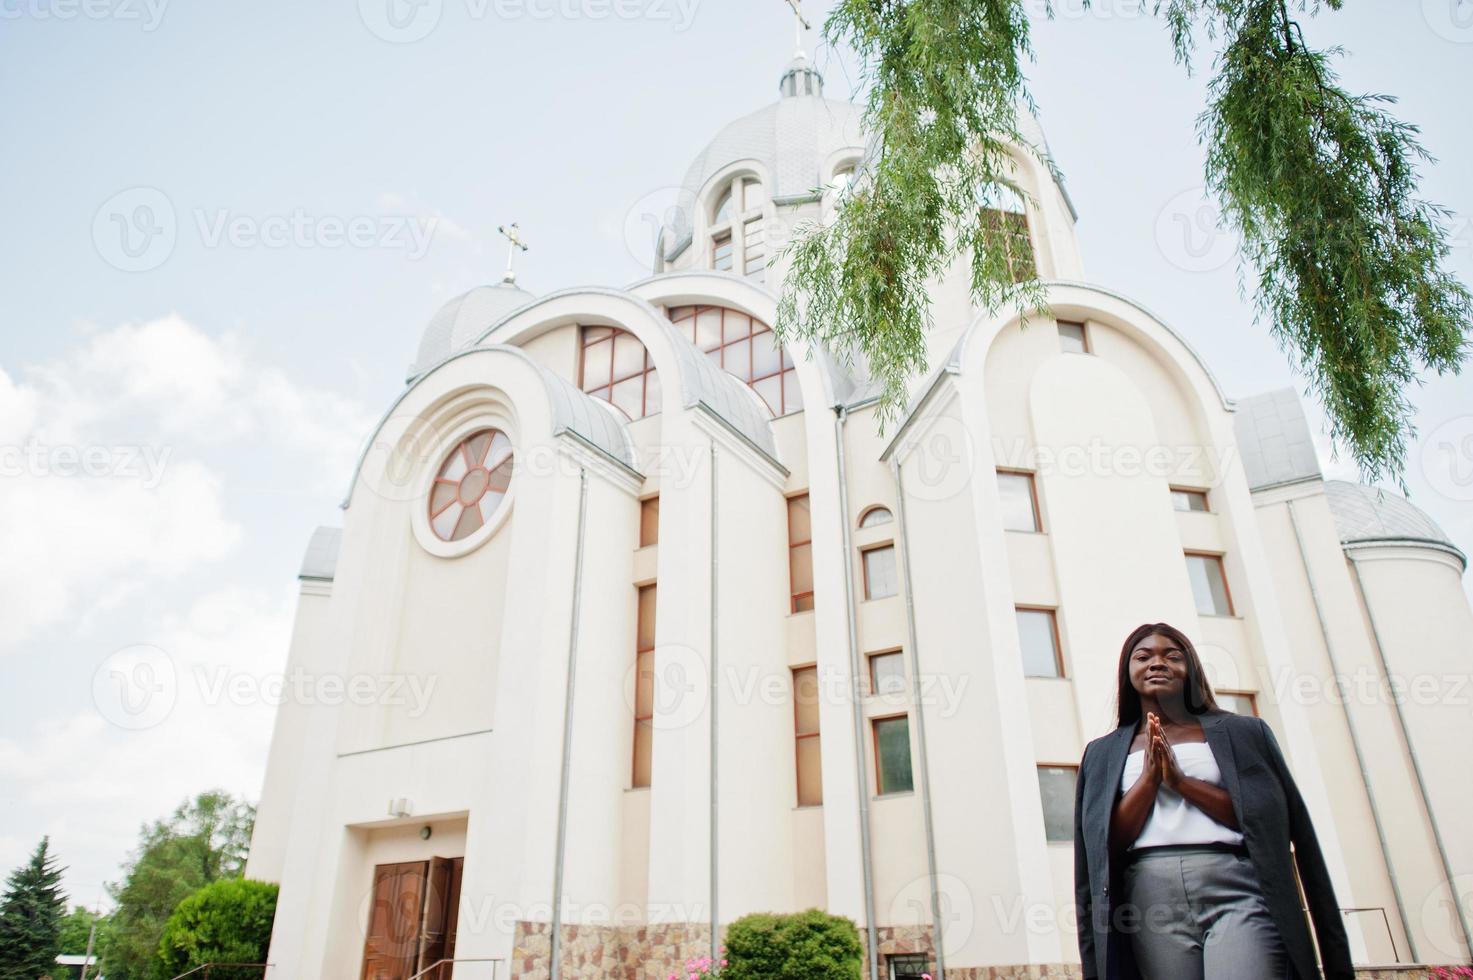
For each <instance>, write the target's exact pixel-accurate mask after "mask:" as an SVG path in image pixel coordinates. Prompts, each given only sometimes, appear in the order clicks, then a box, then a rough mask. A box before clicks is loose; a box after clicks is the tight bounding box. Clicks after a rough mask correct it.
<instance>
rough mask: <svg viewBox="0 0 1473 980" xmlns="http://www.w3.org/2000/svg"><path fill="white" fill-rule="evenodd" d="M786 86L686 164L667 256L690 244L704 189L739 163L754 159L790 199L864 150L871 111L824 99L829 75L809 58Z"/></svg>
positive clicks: (792, 67)
mask: <svg viewBox="0 0 1473 980" xmlns="http://www.w3.org/2000/svg"><path fill="white" fill-rule="evenodd" d="M778 87H779V91H780V92H781V93H782V98H780V99H779V100H778V101H776V102H774V103H772V104H771V105H768V106H765V107H763V108H761V109H758V110H757V111H756V112H754V113H751V114H750V115H747V116H743V117H742V118H740V119H738V120H736V121H735V122H732V123H730V124H728V125H727V126H725V127H724V128H723V129H722V130H721V131H720V132H719V133H717V134H716V137H715V138H714V139H712V140H711V142H710V143H708V144H706V148H705V149H703V150H702V151H701V152H700V153H698V154H697V155H696V158H695V160H694V162H692V163H691V165H690V168H689V169H688V170H686V172H685V180H684V181H682V183H681V190H680V200H679V206H678V208H677V209H676V212H675V217H674V219H673V220H674V221H675V224H674V225H671V226H667V227H666V228H665V237H664V243H665V257H666V258H667V259H673V258H674V257H675V256H677V255H679V254H680V253H681V252H683V251H684V250H685V248H686V246H687V245H689V244H690V241H691V234H692V231H693V228H692V223H693V222H692V217H693V215H694V214H695V208H696V202H697V201H698V200H699V195H700V193H701V190H702V188H704V187H705V186H706V183H707V182H708V181H709V180H710V179H711V178H712V177H714V176H715V175H716V174H718V173H720V172H721V171H722V170H724V169H725V168H727V167H729V166H731V165H732V164H734V163H741V162H751V163H753V164H755V165H756V166H758V167H760V168H761V169H762V170H765V171H766V176H769V177H770V179H771V180H772V182H773V183H772V186H771V187H770V188H769V192H768V193H769V195H770V196H771V197H772V199H773V200H774V201H776V202H778V203H783V202H784V201H785V200H794V199H797V200H802V199H806V198H812V197H813V196H815V194H817V193H818V191H819V189H820V188H821V187H822V186H823V185H824V184H825V183H826V182H827V180H828V178H829V175H828V174H826V173H824V172H823V170H824V164H825V163H826V162H830V161H831V158H832V157H833V156H834V155H835V154H836V153H838V152H839V151H842V150H845V149H852V150H853V151H854V156H855V157H859V156H860V155H861V154H862V153H863V151H864V147H865V138H864V127H863V125H862V122H863V115H864V112H863V110H862V109H861V107H859V106H857V105H855V104H854V103H852V102H840V101H836V100H834V99H826V98H824V97H823V76H822V75H820V74H819V73H818V70H817V69H816V68H814V67H813V65H812V64H811V63H810V62H809V61H808V59H807V58H805V57H802V56H801V55H800V56H799V57H797V58H794V59H793V61H792V62H791V63H790V64H789V65H788V67H787V70H786V71H784V72H783V76H782V80H781V81H780V82H779V83H778Z"/></svg>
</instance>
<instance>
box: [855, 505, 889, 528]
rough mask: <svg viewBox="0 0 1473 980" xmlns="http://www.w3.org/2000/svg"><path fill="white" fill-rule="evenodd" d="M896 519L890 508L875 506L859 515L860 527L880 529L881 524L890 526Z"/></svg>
mask: <svg viewBox="0 0 1473 980" xmlns="http://www.w3.org/2000/svg"><path fill="white" fill-rule="evenodd" d="M894 519H895V518H894V516H893V515H892V514H891V513H890V510H889V508H887V507H881V506H880V505H879V504H875V505H874V506H873V507H871V508H869V509H868V510H866V511H865V512H864V513H863V514H860V515H859V526H860V527H879V526H880V525H881V524H889V523H890V522H891V521H893V520H894Z"/></svg>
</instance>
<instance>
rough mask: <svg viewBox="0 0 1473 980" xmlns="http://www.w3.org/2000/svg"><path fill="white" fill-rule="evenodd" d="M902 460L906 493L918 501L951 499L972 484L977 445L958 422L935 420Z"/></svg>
mask: <svg viewBox="0 0 1473 980" xmlns="http://www.w3.org/2000/svg"><path fill="white" fill-rule="evenodd" d="M908 448H909V449H910V452H909V453H908V454H907V455H906V456H905V457H903V458H904V465H905V491H906V493H907V494H908V495H909V496H911V497H914V498H915V499H917V500H925V501H930V502H933V503H934V502H936V501H941V500H950V499H951V498H952V497H955V496H956V495H957V494H959V493H961V492H962V490H963V489H964V488H966V486H967V485H968V484H970V483H971V482H972V474H973V472H974V471H975V469H976V466H977V450H976V444H975V443H974V442H973V440H972V433H971V432H970V431H968V429H967V427H966V426H965V425H963V424H962V422H961V420H960V419H955V418H952V417H950V416H942V417H940V418H937V419H936V420H935V421H934V422H932V423H931V424H930V425H928V426H926V427H925V429H924V430H923V431H921V432H920V433H919V434H917V436H916V437H915V439H914V441H913V442H912V443H911V445H910V446H909V447H908Z"/></svg>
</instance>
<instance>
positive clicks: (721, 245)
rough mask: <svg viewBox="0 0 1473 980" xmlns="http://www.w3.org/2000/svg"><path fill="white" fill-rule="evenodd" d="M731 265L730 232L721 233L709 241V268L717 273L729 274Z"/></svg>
mask: <svg viewBox="0 0 1473 980" xmlns="http://www.w3.org/2000/svg"><path fill="white" fill-rule="evenodd" d="M731 264H732V251H731V232H729V231H723V232H722V233H721V234H719V235H717V236H716V237H715V238H713V239H711V268H713V269H715V270H716V271H717V272H730V271H731Z"/></svg>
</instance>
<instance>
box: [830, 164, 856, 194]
mask: <svg viewBox="0 0 1473 980" xmlns="http://www.w3.org/2000/svg"><path fill="white" fill-rule="evenodd" d="M853 186H854V164H852V163H846V164H843V165H841V166H840V167H839V169H838V170H835V171H834V176H833V178H832V179H830V180H829V190H830V191H832V192H833V195H834V199H835V200H840V201H841V200H843V199H844V198H845V197H847V196H848V194H849V189H850V188H851V187H853Z"/></svg>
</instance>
